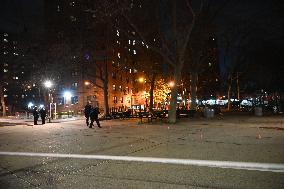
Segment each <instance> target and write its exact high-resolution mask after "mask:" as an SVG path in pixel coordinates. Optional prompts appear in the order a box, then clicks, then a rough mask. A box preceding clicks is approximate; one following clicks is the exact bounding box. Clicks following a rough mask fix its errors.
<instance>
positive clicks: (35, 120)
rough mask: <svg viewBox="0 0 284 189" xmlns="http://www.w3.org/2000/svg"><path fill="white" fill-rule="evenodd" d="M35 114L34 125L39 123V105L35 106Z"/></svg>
mask: <svg viewBox="0 0 284 189" xmlns="http://www.w3.org/2000/svg"><path fill="white" fill-rule="evenodd" d="M33 116H34V125H37V120H38V118H39V114H38V110H37V106H35V107H34V110H33Z"/></svg>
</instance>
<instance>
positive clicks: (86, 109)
mask: <svg viewBox="0 0 284 189" xmlns="http://www.w3.org/2000/svg"><path fill="white" fill-rule="evenodd" d="M91 110H92V106H91V105H90V104H87V105H86V106H85V109H84V113H85V117H89V116H90V113H91Z"/></svg>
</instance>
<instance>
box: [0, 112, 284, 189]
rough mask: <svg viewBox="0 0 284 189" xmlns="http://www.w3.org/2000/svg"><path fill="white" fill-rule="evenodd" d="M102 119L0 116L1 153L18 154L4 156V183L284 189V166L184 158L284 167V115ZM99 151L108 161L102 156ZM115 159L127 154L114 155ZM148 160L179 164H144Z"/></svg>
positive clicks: (0, 179)
mask: <svg viewBox="0 0 284 189" xmlns="http://www.w3.org/2000/svg"><path fill="white" fill-rule="evenodd" d="M101 124H102V127H103V128H101V129H100V128H98V127H94V128H93V129H90V128H88V127H87V126H85V125H84V120H83V119H79V120H68V121H57V122H56V123H55V122H53V123H47V124H45V125H36V126H33V125H32V124H31V122H23V121H20V120H16V121H13V120H3V119H2V120H1V119H0V152H5V153H6V152H14V153H16V155H7V154H6V155H5V154H2V155H0V188H224V189H231V188H232V189H235V188H236V189H237V188H250V189H254V188H259V189H260V188H267V189H270V188H284V173H283V171H284V170H282V171H280V172H274V171H269V170H268V171H259V170H247V169H246V168H245V169H235V168H222V167H221V166H216V167H212V166H200V165H197V164H192V165H187V164H182V162H181V161H180V160H181V159H183V160H188V161H189V160H207V161H210V162H215V161H218V162H221V163H222V162H224V163H226V162H228V161H230V162H234V163H235V164H241V163H247V162H252V163H259V164H260V165H266V164H276V165H282V166H283V165H284V148H283V145H284V119H283V116H282V117H281V116H277V117H253V116H232V117H224V118H214V119H210V120H208V119H204V118H198V119H182V120H181V121H180V122H178V123H177V124H175V125H172V124H168V123H165V122H161V121H159V120H158V121H155V122H153V123H143V124H141V123H138V120H108V121H102V122H101ZM23 152H24V153H28V154H27V155H29V156H25V155H23V154H20V153H23ZM17 153H18V154H17ZM29 153H30V154H29ZM31 153H32V154H31ZM42 153H44V154H42ZM40 154H42V155H43V156H39V155H40ZM60 154H61V155H64V156H63V157H59V155H60ZM74 155H76V156H74ZM79 155H80V157H81V158H80V157H77V156H79ZM86 155H87V156H86ZM97 155H103V156H104V157H106V158H105V159H97ZM114 156H115V157H122V158H123V159H122V160H114V159H111V158H112V157H114ZM110 157H111V158H110ZM125 157H127V158H125ZM131 157H136V158H140V159H139V161H138V160H137V161H136V160H132V159H131ZM143 158H144V159H143ZM146 158H161V161H162V160H163V159H165V158H166V159H167V160H169V161H170V160H173V159H174V160H177V163H176V164H172V163H164V162H161V161H160V159H158V160H159V161H157V162H145V161H143V160H145V159H146Z"/></svg>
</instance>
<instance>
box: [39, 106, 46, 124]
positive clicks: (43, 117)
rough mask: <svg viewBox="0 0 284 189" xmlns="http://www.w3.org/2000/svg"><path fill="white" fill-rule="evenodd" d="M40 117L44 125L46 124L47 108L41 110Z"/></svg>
mask: <svg viewBox="0 0 284 189" xmlns="http://www.w3.org/2000/svg"><path fill="white" fill-rule="evenodd" d="M39 113H40V118H41V123H42V124H43V125H44V124H45V118H46V110H45V108H44V107H43V108H41V109H40V111H39Z"/></svg>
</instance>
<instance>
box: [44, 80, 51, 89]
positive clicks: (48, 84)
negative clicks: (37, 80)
mask: <svg viewBox="0 0 284 189" xmlns="http://www.w3.org/2000/svg"><path fill="white" fill-rule="evenodd" d="M52 85H53V83H52V82H51V81H50V80H46V81H45V82H44V86H45V87H46V88H48V89H50V88H51V87H52Z"/></svg>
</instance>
